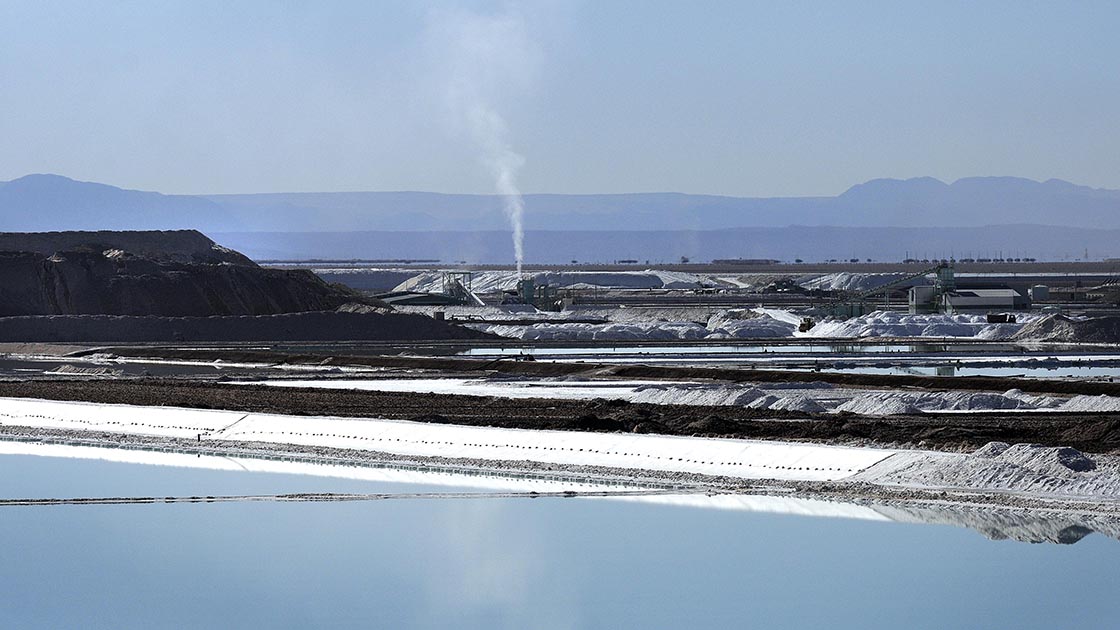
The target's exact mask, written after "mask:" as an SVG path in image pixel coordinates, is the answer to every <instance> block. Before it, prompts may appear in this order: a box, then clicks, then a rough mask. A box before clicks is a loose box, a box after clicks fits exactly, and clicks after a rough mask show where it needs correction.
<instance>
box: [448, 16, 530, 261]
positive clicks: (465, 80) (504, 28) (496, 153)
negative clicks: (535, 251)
mask: <svg viewBox="0 0 1120 630" xmlns="http://www.w3.org/2000/svg"><path fill="white" fill-rule="evenodd" d="M526 31H527V29H526V24H525V20H524V18H523V16H521V15H520V14H518V13H516V12H515V10H514V9H513V8H512V7H510V8H508V9H507V10H506V11H505V12H503V13H499V14H494V15H480V14H477V13H469V12H464V11H439V12H435V13H433V14H432V15H431V16H430V23H429V44H430V45H431V46H433V50H434V51H435V52H436V55H435V58H434V61H435V63H436V64H437V67H438V73H439V75H442V76H443V77H444V80H443V81H442V84H443V89H444V90H445V95H446V97H447V103H448V105H449V109H450V113H451V122H452V124H453V126H455V127H456V128H462V129H465V130H466V131H467V132H468V133H469V135H470V137H471V139H472V141H473V142H474V143H475V144H476V145H477V147H478V149H479V151H480V154H481V160H482V162H483V163H484V164H485V166H486V168H487V169H488V170H489V171H490V174H491V175H492V176H493V178H494V187H495V190H496V191H497V193H498V194H499V195H501V196H502V199H503V206H504V209H505V213H506V216H507V217H508V218H509V223H510V227H511V228H512V231H513V255H514V259H515V260H516V262H517V273H518V274H519V275H520V273H521V266H522V264H523V262H524V260H525V248H524V240H525V230H524V214H525V202H524V200H523V199H522V197H521V190H520V189H519V188H518V186H517V176H518V173H519V171H520V170H521V167H522V166H523V165H524V164H525V158H524V157H522V156H521V155H520V154H519V153H518V152H516V151H515V150H514V149H513V146H512V143H511V142H510V140H509V136H510V132H509V127H508V125H507V124H506V120H505V118H504V117H503V116H502V114H501V113H500V110H499V105H502V104H505V105H507V106H508V103H509V102H510V101H511V100H513V99H515V98H516V97H517V96H518V94H519V93H522V92H524V90H525V89H527V86H528V84H529V82H530V79H531V78H532V75H533V74H534V69H535V66H536V59H537V51H536V46H534V45H533V43H532V42H531V40H530V38H529V37H528V35H527V32H526Z"/></svg>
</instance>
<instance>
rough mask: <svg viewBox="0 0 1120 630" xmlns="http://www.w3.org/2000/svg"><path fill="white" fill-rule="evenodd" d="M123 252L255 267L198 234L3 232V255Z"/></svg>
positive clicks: (0, 249) (0, 236)
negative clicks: (10, 253)
mask: <svg viewBox="0 0 1120 630" xmlns="http://www.w3.org/2000/svg"><path fill="white" fill-rule="evenodd" d="M112 250H120V251H123V252H128V253H129V254H131V255H133V256H139V257H142V258H147V259H150V260H158V261H164V262H179V263H198V264H217V263H229V264H234V265H246V266H249V267H255V266H256V263H254V262H253V261H251V260H249V258H248V257H246V256H245V255H243V254H240V253H238V252H235V251H233V250H232V249H227V248H225V247H222V246H221V245H218V244H217V243H215V242H214V241H212V240H210V239H209V238H207V237H206V235H204V234H203V233H202V232H199V231H197V230H173V231H166V232H157V231H146V232H145V231H136V232H112V231H103V232H0V252H30V253H35V254H43V255H44V256H50V255H52V254H54V253H56V252H64V251H86V252H96V253H101V252H105V251H112Z"/></svg>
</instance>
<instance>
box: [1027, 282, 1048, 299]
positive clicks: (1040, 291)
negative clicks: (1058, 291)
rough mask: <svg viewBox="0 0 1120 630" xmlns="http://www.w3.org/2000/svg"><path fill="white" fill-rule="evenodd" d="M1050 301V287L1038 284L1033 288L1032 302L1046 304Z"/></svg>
mask: <svg viewBox="0 0 1120 630" xmlns="http://www.w3.org/2000/svg"><path fill="white" fill-rule="evenodd" d="M1049 299H1050V287H1048V286H1046V285H1045V284H1036V285H1034V286H1033V287H1031V301H1032V302H1045V301H1046V300H1049Z"/></svg>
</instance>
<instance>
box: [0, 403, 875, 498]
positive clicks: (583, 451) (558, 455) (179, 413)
mask: <svg viewBox="0 0 1120 630" xmlns="http://www.w3.org/2000/svg"><path fill="white" fill-rule="evenodd" d="M0 424H6V425H16V426H32V427H51V428H62V429H69V430H78V431H94V432H114V433H131V434H142V435H162V436H169V437H185V438H189V439H196V436H197V435H198V434H200V433H201V434H202V435H201V440H202V441H203V442H205V441H206V440H209V439H214V438H216V439H220V440H234V441H243V442H264V443H280V444H296V445H301V446H321V447H329V448H342V449H355V450H365V451H375V452H385V453H392V454H396V455H404V456H422V457H445V458H454V459H476V460H487V461H533V462H540V463H552V464H564V465H575V466H603V467H610V468H633V469H646V470H659V471H669V472H684V473H696V474H705V475H717V476H730V477H738V478H743V479H784V480H804V481H826V480H837V479H843V478H845V477H848V476H851V475H853V474H855V473H857V472H859V471H861V470H864V469H866V468H868V467H869V466H872V465H873V464H875V463H877V462H880V461H882V460H883V459H885V458H886V457H888V456H890V455H891V454H892V453H894V451H889V450H883V449H866V448H846V447H836V446H820V445H809V444H791V443H781V442H758V441H751V440H731V439H717V438H691V437H676V436H662V435H639V434H632V433H584V432H577V431H535V430H523V429H502V428H496V427H470V426H457V425H441V424H430V423H420V422H408V421H403V420H383V419H356V418H334V417H316V416H282V415H274V414H241V413H238V412H230V411H212V410H195V409H178V408H171V407H142V406H129V405H100V404H92V403H73V402H57V401H46V400H35V399H13V398H0Z"/></svg>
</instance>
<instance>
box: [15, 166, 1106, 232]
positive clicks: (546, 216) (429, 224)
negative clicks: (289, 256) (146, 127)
mask: <svg viewBox="0 0 1120 630" xmlns="http://www.w3.org/2000/svg"><path fill="white" fill-rule="evenodd" d="M525 207H526V211H525V228H526V229H527V230H571V229H573V228H575V229H579V230H588V231H616V230H631V231H632V230H649V231H658V230H670V231H673V230H690V231H695V230H718V229H727V228H778V227H787V226H831V227H900V228H921V227H959V228H964V227H979V226H991V225H1015V224H1017V225H1023V224H1033V225H1054V226H1063V227H1069V228H1089V229H1101V228H1105V229H1120V190H1108V189H1097V188H1090V187H1087V186H1079V185H1075V184H1072V183H1069V182H1066V181H1062V180H1057V179H1051V180H1047V181H1045V182H1037V181H1034V180H1029V179H1023V178H1016V177H970V178H965V179H959V180H957V181H955V182H953V183H951V184H948V183H945V182H942V181H940V180H937V179H934V178H931V177H920V178H914V179H906V180H897V179H875V180H871V181H869V182H866V183H863V184H858V185H855V186H853V187H851V188H850V189H848V190H847V191H845V192H844V193H843V194H840V195H837V196H834V197H771V198H758V197H727V196H715V195H693V194H682V193H632V194H613V195H567V194H530V195H526V196H525ZM187 228H190V229H198V230H201V231H203V232H207V233H220V232H351V231H363V230H364V231H416V232H426V231H466V232H473V231H486V230H497V231H502V230H506V229H508V224H507V220H506V217H505V215H504V213H503V212H502V199H501V198H500V197H498V196H495V195H460V194H441V193H428V192H341V193H258V194H238V195H164V194H161V193H158V192H146V191H138V190H126V189H122V188H117V187H114V186H109V185H106V184H98V183H91V182H80V181H76V180H73V179H69V178H66V177H62V176H59V175H28V176H25V177H21V178H19V179H15V180H12V181H9V182H0V231H53V230H121V229H132V230H139V229H144V230H157V229H160V230H166V229H187Z"/></svg>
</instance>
